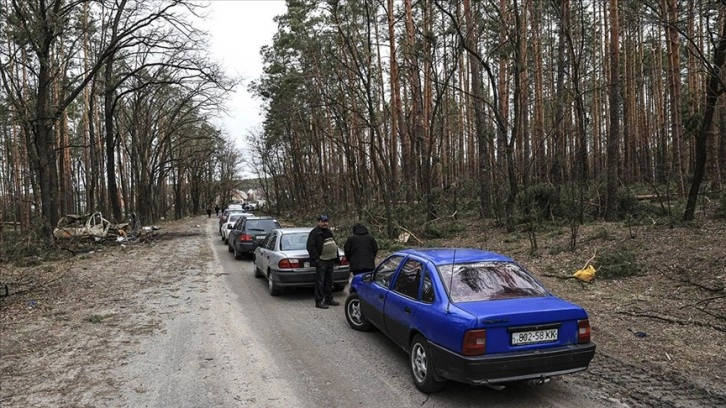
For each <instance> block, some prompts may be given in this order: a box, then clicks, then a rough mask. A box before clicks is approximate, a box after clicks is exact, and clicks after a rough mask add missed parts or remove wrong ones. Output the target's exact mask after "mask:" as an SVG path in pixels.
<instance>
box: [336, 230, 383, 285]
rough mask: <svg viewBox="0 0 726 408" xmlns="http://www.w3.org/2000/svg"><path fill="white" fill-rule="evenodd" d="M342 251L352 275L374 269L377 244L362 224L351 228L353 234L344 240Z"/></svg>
mask: <svg viewBox="0 0 726 408" xmlns="http://www.w3.org/2000/svg"><path fill="white" fill-rule="evenodd" d="M343 250H344V251H345V256H346V258H348V262H350V271H351V272H353V275H357V274H359V273H363V272H368V271H372V270H373V269H375V267H376V254H378V242H376V239H375V238H373V236H372V235H371V234H369V233H368V228H366V227H365V226H364V225H363V224H355V225H354V226H353V234H352V235H351V236H349V237H348V239H346V240H345V245H343Z"/></svg>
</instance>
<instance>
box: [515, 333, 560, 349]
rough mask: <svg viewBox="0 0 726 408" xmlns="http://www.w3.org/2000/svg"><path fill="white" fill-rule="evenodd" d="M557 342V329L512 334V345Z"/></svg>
mask: <svg viewBox="0 0 726 408" xmlns="http://www.w3.org/2000/svg"><path fill="white" fill-rule="evenodd" d="M553 341H557V329H547V330H533V331H523V332H516V333H512V345H513V346H521V345H524V344H534V343H549V342H553Z"/></svg>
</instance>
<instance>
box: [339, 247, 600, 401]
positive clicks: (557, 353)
mask: <svg viewBox="0 0 726 408" xmlns="http://www.w3.org/2000/svg"><path fill="white" fill-rule="evenodd" d="M345 317H346V320H347V321H348V324H349V325H350V327H351V328H353V329H355V330H361V331H367V330H371V329H372V328H374V327H375V328H378V329H379V330H380V331H381V332H383V333H384V334H386V335H387V336H388V337H389V338H390V339H391V340H393V342H394V343H396V344H397V345H398V346H399V347H401V348H403V349H404V350H405V351H407V352H408V354H409V367H410V369H411V375H412V378H413V382H414V384H415V385H416V387H417V388H418V389H419V390H420V391H422V392H426V393H429V392H436V391H439V390H441V389H442V388H443V386H444V385H445V382H446V380H452V381H457V382H462V383H466V384H473V385H494V386H501V384H502V383H510V382H518V381H525V380H536V381H540V382H544V381H545V380H547V379H548V378H549V377H553V376H557V375H563V374H570V373H575V372H578V371H583V370H585V369H587V367H588V365H589V363H590V360H592V358H593V356H594V355H595V344H593V343H592V342H590V323H589V320H588V316H587V312H585V310H584V309H583V308H582V307H580V306H577V305H575V304H572V303H570V302H567V301H565V300H562V299H560V298H558V297H557V296H555V295H553V294H552V293H550V292H549V291H547V289H545V288H544V287H543V286H542V285H541V284H540V283H539V282H537V280H536V279H535V278H534V277H533V276H532V275H531V274H530V273H529V272H528V271H526V270H525V269H524V268H523V267H522V266H520V265H519V264H518V263H516V262H515V261H514V260H512V259H510V258H508V257H506V256H504V255H501V254H497V253H494V252H487V251H483V250H479V249H465V248H430V249H406V250H401V251H397V252H394V253H393V254H391V255H390V256H388V257H387V258H386V259H385V260H384V261H383V262H381V264H380V265H378V267H377V268H376V269H375V270H373V271H372V272H368V273H364V274H361V275H356V276H355V277H354V278H353V280H352V282H351V286H350V295H349V296H348V298H347V299H346V301H345Z"/></svg>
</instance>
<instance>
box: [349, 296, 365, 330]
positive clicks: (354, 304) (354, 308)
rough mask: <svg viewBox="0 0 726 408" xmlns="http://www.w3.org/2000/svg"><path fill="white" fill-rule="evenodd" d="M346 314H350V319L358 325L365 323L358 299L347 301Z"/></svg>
mask: <svg viewBox="0 0 726 408" xmlns="http://www.w3.org/2000/svg"><path fill="white" fill-rule="evenodd" d="M348 316H350V320H351V321H352V322H353V323H355V324H356V325H358V326H360V325H362V324H363V323H365V320H363V314H362V313H361V311H360V300H358V299H355V300H353V301H351V302H349V303H348Z"/></svg>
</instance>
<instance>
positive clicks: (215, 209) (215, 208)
mask: <svg viewBox="0 0 726 408" xmlns="http://www.w3.org/2000/svg"><path fill="white" fill-rule="evenodd" d="M214 213H215V215H216V216H217V217H219V204H215V205H214Z"/></svg>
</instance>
